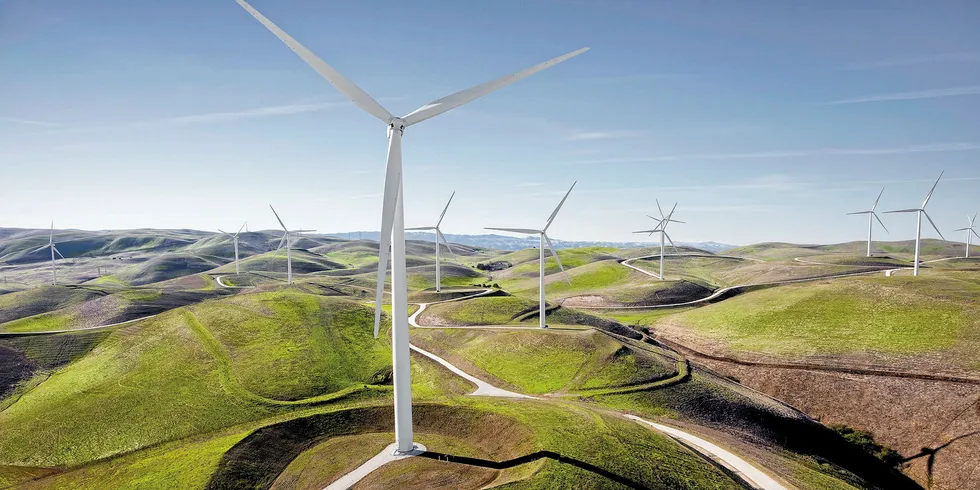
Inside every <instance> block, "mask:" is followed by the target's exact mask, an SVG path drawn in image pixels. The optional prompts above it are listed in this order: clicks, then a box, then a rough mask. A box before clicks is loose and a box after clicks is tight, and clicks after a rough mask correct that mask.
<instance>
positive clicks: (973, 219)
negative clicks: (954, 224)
mask: <svg viewBox="0 0 980 490" xmlns="http://www.w3.org/2000/svg"><path fill="white" fill-rule="evenodd" d="M978 214H980V211H977V212H975V213H973V217H972V218H970V215H969V214H968V215H966V217H967V218H970V226H973V222H974V221H976V220H977V215H978Z"/></svg>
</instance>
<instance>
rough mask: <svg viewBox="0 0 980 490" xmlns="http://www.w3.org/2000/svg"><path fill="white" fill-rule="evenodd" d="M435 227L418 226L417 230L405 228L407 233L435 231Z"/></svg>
mask: <svg viewBox="0 0 980 490" xmlns="http://www.w3.org/2000/svg"><path fill="white" fill-rule="evenodd" d="M434 229H436V227H435V226H416V227H415V228H405V231H423V230H434Z"/></svg>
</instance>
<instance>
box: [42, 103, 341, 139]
mask: <svg viewBox="0 0 980 490" xmlns="http://www.w3.org/2000/svg"><path fill="white" fill-rule="evenodd" d="M340 105H342V103H340V102H317V103H304V104H287V105H277V106H264V107H254V108H251V109H244V110H239V111H226V112H208V113H202V114H191V115H187V116H175V117H165V118H161V119H153V120H148V121H133V122H128V123H120V124H109V125H98V126H77V127H70V128H62V129H57V130H53V131H52V132H55V133H62V132H65V133H75V132H86V131H106V130H115V129H143V128H156V127H162V126H180V125H185V124H212V123H221V122H233V121H241V120H245V119H258V118H264V117H276V116H286V115H291V114H303V113H308V112H319V111H325V110H328V109H333V108H335V107H338V106H340Z"/></svg>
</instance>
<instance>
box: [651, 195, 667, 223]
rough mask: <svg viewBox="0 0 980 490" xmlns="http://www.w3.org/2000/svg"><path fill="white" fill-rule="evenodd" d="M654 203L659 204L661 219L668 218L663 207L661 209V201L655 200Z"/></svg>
mask: <svg viewBox="0 0 980 490" xmlns="http://www.w3.org/2000/svg"><path fill="white" fill-rule="evenodd" d="M654 201H656V202H657V211H660V219H664V218H666V216H664V209H663V208H662V207H660V199H654ZM651 217H652V216H651ZM654 219H656V218H654Z"/></svg>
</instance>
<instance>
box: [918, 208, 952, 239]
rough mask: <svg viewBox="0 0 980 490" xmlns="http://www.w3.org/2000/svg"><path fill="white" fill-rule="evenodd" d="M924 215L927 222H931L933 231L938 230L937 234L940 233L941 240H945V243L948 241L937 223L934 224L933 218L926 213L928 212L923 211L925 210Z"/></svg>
mask: <svg viewBox="0 0 980 490" xmlns="http://www.w3.org/2000/svg"><path fill="white" fill-rule="evenodd" d="M922 214H924V215H926V219H927V220H929V224H930V225H932V229H934V230H936V233H939V238H942V239H943V241H944V242H945V241H946V237H944V236H943V232H941V231H939V227H938V226H936V223H934V222H933V221H932V218H930V217H929V213H927V212H926V211H925V210H924V209H923V210H922Z"/></svg>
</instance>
